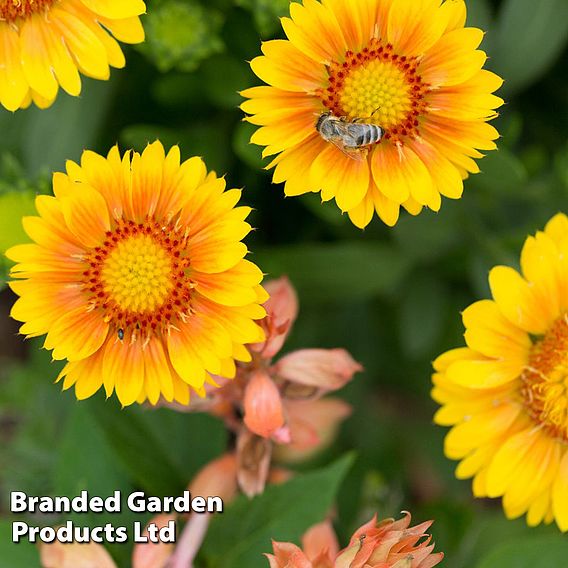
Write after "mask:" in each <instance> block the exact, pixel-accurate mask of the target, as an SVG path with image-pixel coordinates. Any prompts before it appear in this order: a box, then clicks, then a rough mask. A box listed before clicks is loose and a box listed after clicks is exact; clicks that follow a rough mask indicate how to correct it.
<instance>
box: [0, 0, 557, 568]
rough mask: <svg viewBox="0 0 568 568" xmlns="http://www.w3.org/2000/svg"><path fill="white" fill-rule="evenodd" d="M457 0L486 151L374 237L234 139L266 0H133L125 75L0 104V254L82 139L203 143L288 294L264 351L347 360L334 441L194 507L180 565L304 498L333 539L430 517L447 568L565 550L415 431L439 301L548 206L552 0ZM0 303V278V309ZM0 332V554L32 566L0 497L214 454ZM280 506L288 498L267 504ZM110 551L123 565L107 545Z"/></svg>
mask: <svg viewBox="0 0 568 568" xmlns="http://www.w3.org/2000/svg"><path fill="white" fill-rule="evenodd" d="M468 6H469V22H470V24H472V25H479V26H481V27H482V28H483V29H485V30H486V31H487V35H486V38H485V40H484V44H483V45H484V47H485V49H486V50H487V51H488V53H489V55H490V59H489V61H488V66H489V67H490V68H491V69H493V70H494V71H496V72H498V73H500V74H501V75H503V76H504V78H505V85H504V87H503V90H502V95H503V96H504V97H505V98H506V99H507V104H506V106H504V107H503V108H502V109H501V116H500V117H499V119H498V120H497V121H495V125H496V126H497V128H498V129H499V131H500V132H501V134H502V138H501V140H500V141H499V150H498V151H496V152H491V153H490V154H489V155H488V156H487V157H486V158H484V159H483V160H482V161H481V163H480V166H481V169H482V171H483V173H481V174H479V175H476V176H472V177H471V178H470V179H469V180H468V181H467V182H466V189H465V194H464V197H463V198H462V199H461V200H459V201H449V200H446V201H445V202H444V204H443V206H442V210H441V211H440V213H438V214H435V213H432V212H425V213H423V214H421V215H420V216H419V217H417V218H414V217H410V216H409V215H403V217H402V218H401V220H400V222H399V224H398V225H397V226H396V227H395V228H394V229H388V228H386V227H384V226H383V225H381V223H380V222H379V221H378V220H376V219H375V220H374V221H373V223H372V224H371V225H370V226H369V227H368V228H367V229H366V230H365V231H364V232H361V231H359V230H357V229H356V228H354V227H353V226H352V225H351V224H350V222H349V220H348V219H347V218H346V216H342V215H341V214H340V213H339V211H338V210H337V208H336V207H335V205H333V204H323V205H322V204H321V203H320V200H319V197H318V196H315V195H309V196H305V197H301V198H295V199H284V197H283V194H282V188H281V187H279V186H272V185H271V183H270V174H269V173H267V172H265V171H263V169H262V168H263V166H264V165H265V164H266V162H265V161H263V160H262V159H261V157H260V149H259V148H257V147H255V146H251V145H250V144H249V143H248V139H249V137H250V134H251V132H252V130H253V128H252V127H251V125H249V124H247V123H243V122H242V113H241V112H240V111H239V110H238V105H239V101H240V100H241V99H240V97H239V94H238V92H239V91H241V90H242V89H245V88H247V87H249V86H252V85H254V84H258V81H257V80H256V79H255V78H254V76H253V75H252V73H251V72H250V69H249V67H248V64H247V61H250V60H251V59H252V58H254V57H255V56H256V55H258V54H259V52H260V51H259V44H260V37H264V38H268V37H281V31H280V25H279V22H278V17H279V16H281V15H283V14H284V13H285V12H286V9H287V0H279V1H268V0H210V1H206V0H201V1H197V0H149V1H148V16H147V17H146V18H145V27H146V31H147V36H148V41H147V43H146V44H145V45H144V46H143V47H142V48H141V49H140V50H137V49H130V50H128V53H127V59H128V66H127V68H126V69H125V70H123V71H114V72H113V74H112V79H111V81H110V82H108V83H101V82H93V81H90V80H86V81H85V88H84V93H83V94H82V96H81V97H80V98H77V99H73V98H71V97H67V96H65V95H63V94H62V95H60V97H59V99H58V101H57V102H56V104H55V105H54V106H53V107H52V108H51V109H49V110H47V111H39V110H37V109H29V110H26V111H20V112H17V113H16V114H11V113H8V112H5V111H0V132H2V136H0V248H1V249H2V251H3V250H5V248H7V247H8V246H10V245H12V244H15V243H17V242H22V241H23V239H24V238H25V237H24V235H23V233H22V231H21V228H20V223H19V217H20V216H21V215H24V214H30V213H31V212H32V197H33V194H35V193H44V192H48V191H49V178H50V175H51V172H53V171H57V170H61V169H62V168H64V166H65V160H66V159H73V160H78V159H79V158H80V153H81V151H82V149H83V148H91V149H94V150H96V151H99V152H101V153H105V152H106V151H108V149H109V148H110V146H111V145H113V144H115V143H116V142H118V143H119V144H120V145H121V146H122V147H123V148H125V147H134V148H136V149H139V150H141V149H143V148H144V146H145V145H146V143H147V142H148V141H152V140H154V139H156V138H160V139H161V140H162V141H163V142H164V144H166V145H171V144H175V143H179V144H180V145H181V149H182V153H183V155H184V156H185V157H189V156H191V155H194V154H198V155H201V156H203V157H204V158H205V160H206V162H207V164H208V166H209V167H210V168H212V169H215V170H217V171H218V172H219V173H221V174H222V173H225V172H226V173H227V180H228V183H229V185H230V186H234V187H245V188H246V189H245V192H244V201H245V202H247V203H248V204H250V205H252V206H253V207H254V209H255V212H254V214H253V217H252V222H253V224H254V226H255V227H256V228H257V229H258V230H257V231H255V232H254V233H253V234H252V235H251V237H250V238H249V239H248V243H249V248H250V249H251V251H252V253H251V255H252V256H251V257H252V258H253V259H254V260H255V261H257V262H258V263H259V264H260V266H261V267H262V268H263V270H264V271H266V272H267V273H268V275H269V276H279V275H280V274H289V275H290V277H291V279H292V281H293V283H294V284H295V285H296V286H297V288H298V292H299V297H300V301H301V311H300V316H299V319H298V322H297V324H296V326H295V329H294V332H293V334H292V336H291V337H290V340H289V342H288V344H287V346H286V348H285V349H286V350H291V349H295V348H299V347H345V348H347V349H349V350H350V351H351V352H352V353H353V355H354V357H355V358H357V359H358V360H359V361H361V362H362V363H363V364H364V365H365V369H366V371H365V373H364V375H360V376H358V377H356V379H355V381H354V382H353V383H352V384H350V385H349V386H348V387H347V388H346V389H345V391H344V392H343V393H342V394H343V396H344V397H345V398H346V399H347V400H349V401H350V402H351V403H352V404H353V405H354V407H355V408H356V411H355V412H354V413H353V416H352V417H351V418H350V419H349V420H348V421H347V422H346V424H345V426H344V428H343V429H342V431H341V434H340V437H339V440H338V441H337V443H336V444H334V446H333V447H332V448H331V449H329V450H327V451H326V452H325V453H324V454H323V455H321V456H319V457H317V458H315V459H313V460H312V461H311V462H310V463H309V464H306V465H305V466H304V467H302V468H301V469H302V471H304V473H301V474H300V475H299V476H298V478H297V481H294V482H292V483H290V484H287V485H284V486H282V487H281V488H278V489H277V490H273V491H274V492H275V493H274V494H273V493H269V494H268V496H265V497H260V498H257V499H256V500H254V501H252V503H248V502H247V501H245V500H244V498H243V499H241V500H239V501H237V503H235V505H234V506H233V508H229V510H228V511H227V513H226V514H225V515H224V516H222V517H220V518H218V519H216V521H215V523H214V524H213V526H212V533H211V536H210V538H209V540H208V542H207V544H206V546H205V549H204V551H203V554H202V558H201V559H200V562H199V563H198V566H204V567H212V566H219V565H221V564H220V560H219V554H220V552H219V550H222V551H227V554H229V552H228V551H231V552H230V554H231V555H232V556H231V559H232V560H231V562H232V564H231V565H232V566H243V568H244V566H245V565H246V568H253V567H257V566H258V567H262V566H266V565H267V564H266V560H265V559H264V558H263V557H262V556H255V558H253V557H252V556H248V557H246V561H245V560H242V558H240V557H239V555H238V554H237V553H236V552H234V551H235V550H239V549H238V547H239V546H240V545H239V542H240V540H241V539H242V538H244V536H245V535H244V533H243V532H242V531H240V530H237V528H238V527H239V526H241V527H260V525H259V524H258V523H259V519H263V520H264V519H265V517H264V516H265V515H266V516H268V517H269V518H270V519H276V520H277V521H279V520H281V521H282V523H280V524H278V523H277V524H276V525H272V524H270V527H271V528H273V532H272V533H271V535H270V536H272V537H273V538H276V539H286V538H297V535H298V534H300V533H301V531H302V530H304V529H305V528H306V527H307V525H308V524H309V523H311V521H312V520H313V519H312V517H311V516H310V515H309V514H307V513H306V511H305V504H306V503H313V504H314V508H313V511H311V512H313V513H314V515H315V512H318V513H320V512H323V511H324V510H325V509H327V507H328V506H329V504H330V503H331V501H332V500H333V499H332V498H333V495H334V494H335V495H336V499H337V503H338V505H337V513H338V514H337V523H336V525H337V528H338V530H339V533H340V536H341V538H342V542H345V541H346V539H347V538H348V536H349V535H350V534H351V533H352V531H353V530H354V529H355V528H356V527H357V526H358V525H359V524H361V523H362V522H364V521H366V520H368V518H370V516H371V515H372V514H373V513H374V512H375V511H378V512H379V515H380V516H385V517H386V516H389V515H397V514H398V511H400V510H402V509H408V510H411V511H412V512H413V515H414V518H415V519H416V520H419V521H421V520H425V519H428V518H432V519H435V524H434V526H433V529H432V532H433V534H434V536H435V539H436V541H437V548H438V549H440V550H444V551H445V552H446V561H445V563H444V565H447V566H450V567H451V568H471V567H476V568H509V567H511V568H513V567H514V568H523V567H524V566H527V567H528V566H531V568H537V567H538V568H540V566H542V567H543V568H544V567H545V566H546V567H547V568H549V567H552V566H558V567H560V566H563V562H565V558H566V544H565V539H563V538H562V537H561V536H560V535H559V533H558V531H557V529H556V528H554V527H539V528H537V529H529V528H527V526H526V524H525V522H524V521H523V520H518V521H514V522H513V521H508V520H506V519H505V517H504V515H503V513H502V511H501V508H500V505H499V503H497V502H494V501H473V500H472V497H471V489H470V484H469V482H462V481H457V480H456V479H455V478H454V475H453V469H454V464H453V463H451V462H449V461H448V460H447V459H445V458H444V456H443V453H442V448H443V435H444V430H443V429H441V428H438V427H434V426H433V425H432V424H431V419H432V415H433V413H434V411H435V405H434V403H432V402H431V401H430V398H429V390H430V379H429V377H430V368H431V367H430V365H431V364H430V362H431V360H432V359H433V358H434V357H436V356H437V355H438V354H439V353H440V352H442V351H443V350H445V349H448V348H450V347H453V346H457V345H460V344H461V343H462V326H461V322H460V316H459V312H460V311H461V310H463V308H465V307H466V306H467V305H468V304H469V303H471V302H472V301H474V300H476V299H479V298H482V297H486V296H487V294H488V286H487V273H488V270H489V268H490V267H491V266H493V265H495V264H510V265H513V266H515V265H517V264H518V256H519V251H520V247H521V245H522V242H523V241H524V239H525V237H526V235H527V234H528V233H534V232H535V231H536V230H538V229H539V228H541V227H542V226H543V225H544V223H545V222H546V221H547V220H548V219H549V218H550V217H551V216H552V215H553V214H555V213H556V212H558V211H562V210H566V208H567V207H566V203H567V199H568V141H567V136H566V133H567V132H568V112H567V101H568V77H567V75H566V68H567V65H568V53H567V50H566V45H567V35H568V3H567V2H566V0H546V1H543V2H539V3H535V2H533V1H530V0H502V1H499V0H469V2H468ZM4 268H5V267H4ZM12 301H13V297H12V296H11V295H10V293H9V292H8V291H7V290H4V292H3V293H2V302H3V303H2V304H1V305H2V306H3V312H4V313H6V314H7V311H8V309H9V305H10V304H11V302H12ZM1 324H2V327H1V328H0V329H1V332H2V338H3V339H4V338H6V340H5V341H3V343H4V345H3V347H4V350H3V351H2V352H1V353H2V356H1V357H2V359H1V362H2V364H1V365H0V389H1V390H0V392H1V393H2V394H1V395H0V425H1V426H0V461H1V463H2V464H3V466H2V471H1V473H0V484H1V495H2V497H1V501H0V508H1V512H2V514H3V517H2V518H3V519H4V520H3V521H2V523H1V524H0V533H1V534H2V536H1V538H0V567H2V568H3V567H4V566H6V567H9V568H24V567H25V568H35V567H36V566H37V553H36V552H35V550H34V548H33V547H26V546H22V545H19V546H11V545H9V544H7V542H8V538H7V536H5V534H6V531H9V523H8V520H9V517H8V515H7V503H6V495H7V492H8V491H9V490H11V489H19V490H24V491H28V492H29V493H31V494H35V495H40V494H58V493H63V494H69V495H72V494H75V493H76V492H77V491H78V490H79V489H81V488H89V489H90V490H91V491H93V492H99V493H102V494H106V493H110V492H112V491H113V490H114V489H117V488H120V489H123V490H124V491H126V492H128V491H129V490H130V489H132V488H136V489H142V490H145V491H148V492H151V493H155V494H166V493H169V494H175V493H177V492H179V491H181V490H182V489H183V487H184V486H185V485H186V484H187V482H188V481H189V480H190V478H191V476H192V475H193V474H194V473H195V471H197V469H198V468H199V467H200V466H202V465H203V464H204V463H206V462H207V461H208V460H210V459H211V458H212V457H214V456H217V455H218V454H219V453H220V452H221V451H222V450H223V448H224V447H225V446H226V443H227V440H226V436H225V433H224V430H223V428H222V426H221V425H220V424H219V423H218V421H216V420H215V419H212V418H209V417H205V416H190V415H185V414H179V415H178V414H174V413H172V412H167V411H164V410H158V411H148V410H145V409H139V408H128V409H125V410H121V409H120V408H119V407H118V406H117V405H116V404H115V403H114V402H112V401H107V402H105V401H104V400H103V398H102V397H95V398H94V399H93V400H89V401H86V402H82V403H77V402H76V401H75V400H74V396H73V394H72V393H70V392H66V393H64V394H61V393H60V392H59V389H60V387H59V385H53V384H52V381H53V379H54V378H55V377H56V376H57V374H58V370H59V366H58V365H57V364H54V363H52V362H50V360H49V355H48V354H47V353H46V352H45V351H42V350H40V347H41V342H40V341H38V340H34V341H32V342H29V343H28V344H26V345H27V348H26V349H25V352H24V353H23V354H22V353H20V354H19V355H16V352H19V351H21V348H22V342H21V341H20V340H19V339H16V338H15V337H14V335H13V327H9V326H8V318H7V317H5V318H4V319H3V321H2V322H1ZM352 449H355V450H356V454H357V458H356V460H355V463H354V465H353V467H352V468H351V469H350V470H349V473H348V474H347V475H346V477H345V479H344V481H343V483H342V485H341V490H340V491H337V487H338V483H339V481H340V479H341V477H342V476H343V475H344V474H345V471H344V469H342V468H344V467H345V466H344V465H343V466H342V465H337V462H336V464H335V465H334V462H335V460H336V459H338V458H339V457H340V456H342V455H343V454H344V453H345V452H346V451H347V450H352ZM339 463H340V464H341V463H343V462H339ZM330 464H331V465H330ZM315 467H320V468H323V469H321V470H316V471H314V470H313V468H315ZM314 481H317V486H315V487H316V489H314ZM273 498H274V499H273ZM268 502H270V504H266V505H265V503H268ZM288 502H289V504H290V509H287V510H286V511H281V510H280V509H278V506H279V505H278V504H282V503H288ZM293 504H295V505H294V506H295V507H296V508H294V506H293ZM271 507H273V508H271ZM302 507H304V508H302ZM231 509H232V512H231ZM257 515H258V516H257ZM268 517H267V518H268ZM314 518H315V516H314ZM60 520H61V519H53V518H45V519H39V520H38V519H35V521H34V522H45V523H48V524H54V523H57V522H59V521H60ZM138 520H140V519H138ZM81 521H82V522H85V523H86V524H90V523H95V522H96V523H101V522H102V521H101V519H100V518H96V519H94V518H89V519H85V518H82V519H81ZM131 521H132V517H131V516H130V517H129V516H128V515H127V516H126V517H125V518H124V519H123V518H116V517H114V518H113V522H114V523H115V524H122V523H128V522H131ZM263 522H264V521H263ZM266 522H272V521H266ZM241 523H242V525H241ZM254 523H257V524H256V525H255V524H254ZM259 531H260V528H259ZM254 534H255V535H256V537H257V540H255V541H254V542H252V543H250V546H251V547H252V548H251V550H255V551H260V550H261V549H262V550H264V551H266V552H268V551H269V550H270V542H269V538H268V533H267V532H262V531H260V532H255V533H254ZM221 545H222V547H223V548H222V549H219V550H217V549H216V547H217V546H221ZM247 546H248V545H247ZM240 550H241V551H242V550H243V549H242V548H241V549H240ZM111 552H112V554H113V555H114V556H115V558H116V559H117V561H118V562H119V564H120V566H121V567H127V566H128V565H129V554H130V550H129V546H122V545H118V546H117V545H115V546H113V547H111ZM559 558H560V560H559Z"/></svg>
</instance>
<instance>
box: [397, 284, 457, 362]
mask: <svg viewBox="0 0 568 568" xmlns="http://www.w3.org/2000/svg"><path fill="white" fill-rule="evenodd" d="M447 298H448V291H447V290H446V288H445V286H444V285H443V283H442V282H441V281H440V279H439V278H435V277H433V276H432V275H431V274H423V275H419V276H418V277H416V278H413V279H411V280H409V284H408V288H407V290H406V292H405V293H404V296H403V299H402V303H401V307H400V308H401V309H400V319H399V323H400V344H401V346H402V348H403V349H404V351H405V352H406V354H407V355H408V356H410V357H413V358H418V357H421V356H424V355H427V354H428V353H429V352H431V351H432V349H433V348H434V347H435V346H436V344H437V342H438V341H439V339H440V336H441V334H442V331H443V328H444V320H445V316H446V311H447ZM416 322H420V325H416Z"/></svg>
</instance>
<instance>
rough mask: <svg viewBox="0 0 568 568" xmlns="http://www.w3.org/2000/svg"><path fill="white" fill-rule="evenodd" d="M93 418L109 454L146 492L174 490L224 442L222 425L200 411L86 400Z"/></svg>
mask: <svg viewBox="0 0 568 568" xmlns="http://www.w3.org/2000/svg"><path fill="white" fill-rule="evenodd" d="M85 404H87V405H88V406H89V411H90V412H91V413H92V416H93V417H94V418H95V419H96V421H97V423H98V425H99V427H100V428H101V431H102V432H103V433H104V437H105V442H106V443H107V444H108V445H109V447H110V448H112V450H113V456H114V458H115V459H117V460H118V461H119V463H120V464H121V466H122V467H123V468H124V469H125V470H126V471H127V472H128V473H129V476H130V479H131V480H132V481H133V482H134V483H136V484H138V485H140V486H141V487H142V489H144V490H145V491H146V492H148V493H149V494H151V495H157V496H165V495H177V494H178V493H179V492H181V491H182V490H183V489H184V488H185V487H186V486H187V484H188V483H189V481H190V480H191V478H192V477H193V475H194V474H195V473H196V472H197V470H198V469H199V468H201V467H202V466H203V465H205V464H206V463H207V462H209V461H211V460H212V459H214V458H216V457H217V456H219V454H221V453H222V452H223V451H224V450H225V448H226V445H227V439H226V432H225V428H224V426H223V424H222V423H221V422H220V421H219V420H217V419H215V418H212V417H210V416H207V415H204V414H187V413H178V412H175V411H172V410H170V409H158V410H154V409H148V408H134V407H129V408H126V409H120V408H119V406H118V404H117V403H116V401H114V400H106V401H105V400H103V399H102V397H98V398H95V399H91V400H89V401H87V402H86V403H85Z"/></svg>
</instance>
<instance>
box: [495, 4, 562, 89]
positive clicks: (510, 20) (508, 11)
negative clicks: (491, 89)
mask: <svg viewBox="0 0 568 568" xmlns="http://www.w3.org/2000/svg"><path fill="white" fill-rule="evenodd" d="M494 35H495V49H494V50H493V52H492V67H493V68H494V69H495V71H496V72H497V73H498V74H499V75H501V76H502V77H504V78H505V84H504V85H503V89H502V91H503V92H504V93H506V94H507V95H509V96H510V95H511V94H512V93H515V92H517V91H520V90H522V89H524V88H526V87H528V86H529V85H531V84H532V83H534V82H535V81H536V80H538V79H539V77H541V76H542V75H543V74H544V73H545V72H546V71H547V69H548V67H549V66H550V65H551V64H552V63H553V62H554V60H555V59H556V58H557V57H558V56H559V55H560V53H562V50H563V49H564V46H565V45H566V41H567V40H568V2H566V0H547V1H546V2H539V3H537V4H535V2H534V0H505V2H504V3H503V6H502V8H501V11H500V13H499V18H498V22H497V29H496V33H495V34H494Z"/></svg>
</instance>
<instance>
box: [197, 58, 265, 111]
mask: <svg viewBox="0 0 568 568" xmlns="http://www.w3.org/2000/svg"><path fill="white" fill-rule="evenodd" d="M199 74H200V75H201V78H202V81H203V86H204V91H205V93H204V95H205V98H206V100H207V101H208V102H210V103H212V104H214V105H215V106H217V107H220V108H225V109H237V107H238V106H239V105H240V104H241V103H242V102H243V98H242V97H241V95H239V91H242V90H243V89H246V88H248V87H249V86H250V85H251V84H252V83H253V81H254V74H253V73H252V71H251V69H250V66H249V65H248V64H247V63H246V62H244V61H241V60H239V59H236V58H235V57H231V56H229V55H226V54H222V55H214V56H213V57H210V58H209V59H208V60H207V61H204V62H203V65H202V66H201V68H200V69H199ZM221 77H222V80H221V79H220V78H221Z"/></svg>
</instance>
